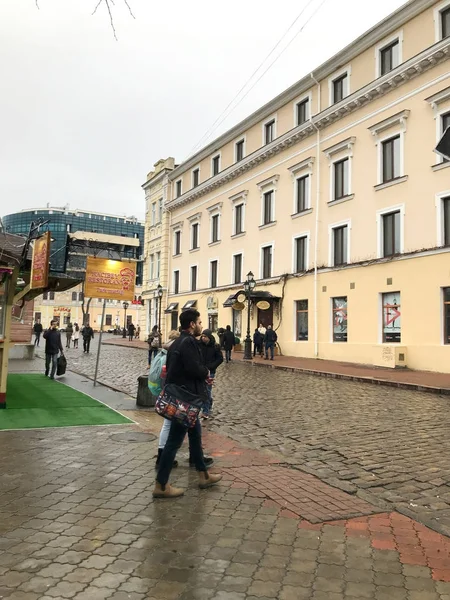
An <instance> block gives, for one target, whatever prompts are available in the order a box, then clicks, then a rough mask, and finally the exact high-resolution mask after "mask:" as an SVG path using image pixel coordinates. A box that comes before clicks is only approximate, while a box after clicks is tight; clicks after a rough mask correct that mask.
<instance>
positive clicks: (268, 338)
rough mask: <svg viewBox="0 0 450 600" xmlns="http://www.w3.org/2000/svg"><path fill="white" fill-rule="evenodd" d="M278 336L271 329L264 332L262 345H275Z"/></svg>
mask: <svg viewBox="0 0 450 600" xmlns="http://www.w3.org/2000/svg"><path fill="white" fill-rule="evenodd" d="M277 339H278V336H277V332H276V331H274V330H273V329H268V330H267V331H266V335H265V336H264V343H265V344H275V342H276V341H277Z"/></svg>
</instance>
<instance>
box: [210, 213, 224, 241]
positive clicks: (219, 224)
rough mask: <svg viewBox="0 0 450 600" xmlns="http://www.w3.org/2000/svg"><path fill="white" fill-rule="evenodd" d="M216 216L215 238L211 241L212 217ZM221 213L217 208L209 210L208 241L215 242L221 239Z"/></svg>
mask: <svg viewBox="0 0 450 600" xmlns="http://www.w3.org/2000/svg"><path fill="white" fill-rule="evenodd" d="M216 217H217V240H214V241H213V219H215V218H216ZM221 221H222V213H221V212H220V211H219V210H216V211H214V212H210V215H209V243H210V244H217V243H218V242H220V241H222V236H221V229H222V223H221Z"/></svg>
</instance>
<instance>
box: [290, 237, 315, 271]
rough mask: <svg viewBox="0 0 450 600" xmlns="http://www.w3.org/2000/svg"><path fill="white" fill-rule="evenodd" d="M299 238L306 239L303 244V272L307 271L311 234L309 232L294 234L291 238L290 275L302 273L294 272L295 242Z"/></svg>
mask: <svg viewBox="0 0 450 600" xmlns="http://www.w3.org/2000/svg"><path fill="white" fill-rule="evenodd" d="M300 238H306V243H305V271H308V269H309V256H310V243H311V233H310V232H309V231H303V232H302V233H296V234H295V235H294V236H293V237H292V273H303V271H297V270H296V264H295V263H296V252H295V241H296V240H298V239H300Z"/></svg>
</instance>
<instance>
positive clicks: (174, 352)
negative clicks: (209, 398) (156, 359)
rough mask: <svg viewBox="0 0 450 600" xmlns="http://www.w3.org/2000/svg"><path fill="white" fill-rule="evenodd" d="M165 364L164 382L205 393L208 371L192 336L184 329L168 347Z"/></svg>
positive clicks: (199, 393) (203, 394) (202, 394)
mask: <svg viewBox="0 0 450 600" xmlns="http://www.w3.org/2000/svg"><path fill="white" fill-rule="evenodd" d="M166 366H167V377H166V383H175V384H176V385H180V386H184V387H185V388H186V389H188V390H189V391H190V392H192V393H193V394H197V395H198V396H205V395H206V393H207V392H206V378H207V377H208V374H209V371H208V368H207V367H206V365H205V363H204V360H203V356H202V353H201V351H200V346H199V344H198V342H197V340H196V339H195V338H194V336H192V335H190V334H189V333H185V332H184V331H183V332H182V333H181V335H180V337H179V338H177V339H176V340H175V341H174V343H173V344H172V345H171V346H170V348H169V352H168V353H167V361H166Z"/></svg>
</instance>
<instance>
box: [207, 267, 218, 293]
mask: <svg viewBox="0 0 450 600" xmlns="http://www.w3.org/2000/svg"><path fill="white" fill-rule="evenodd" d="M209 265H210V278H209V281H210V283H209V285H210V287H212V288H216V287H217V269H218V262H217V260H212V261H211V262H210V263H209Z"/></svg>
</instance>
